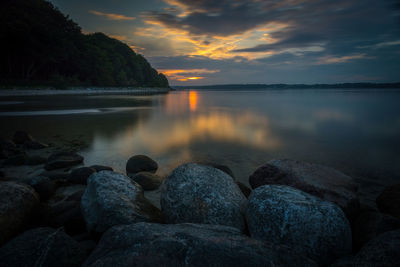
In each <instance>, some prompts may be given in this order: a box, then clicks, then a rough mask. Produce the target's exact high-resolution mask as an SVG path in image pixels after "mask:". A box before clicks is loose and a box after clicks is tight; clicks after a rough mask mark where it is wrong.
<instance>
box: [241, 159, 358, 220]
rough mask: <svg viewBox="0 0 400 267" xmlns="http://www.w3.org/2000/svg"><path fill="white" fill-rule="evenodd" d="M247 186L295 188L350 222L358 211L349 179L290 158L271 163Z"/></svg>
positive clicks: (353, 186)
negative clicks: (327, 203)
mask: <svg viewBox="0 0 400 267" xmlns="http://www.w3.org/2000/svg"><path fill="white" fill-rule="evenodd" d="M249 183H250V185H251V186H252V187H253V189H254V188H255V187H257V186H260V185H262V184H264V185H266V184H280V185H287V186H291V187H295V188H297V189H300V190H302V191H304V192H306V193H309V194H311V195H314V196H316V197H319V198H322V199H323V200H326V201H330V202H333V203H335V204H336V205H338V206H339V207H341V208H342V209H343V211H344V212H345V213H346V215H347V217H348V218H349V219H353V218H354V216H355V215H356V214H358V212H359V208H360V203H359V200H358V197H357V186H358V185H357V183H356V182H355V181H354V180H353V179H352V178H351V177H350V176H347V175H345V174H343V173H341V172H340V171H337V170H335V169H333V168H330V167H327V166H323V165H319V164H313V163H307V162H301V161H297V160H290V159H282V160H271V161H269V162H268V163H267V164H265V165H263V166H261V167H260V168H258V169H257V170H256V171H255V172H254V173H253V174H252V175H251V176H250V177H249Z"/></svg>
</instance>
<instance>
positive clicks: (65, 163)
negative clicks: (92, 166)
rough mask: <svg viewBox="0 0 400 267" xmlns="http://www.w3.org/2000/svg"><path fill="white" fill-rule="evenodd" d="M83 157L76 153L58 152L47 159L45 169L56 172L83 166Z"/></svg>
mask: <svg viewBox="0 0 400 267" xmlns="http://www.w3.org/2000/svg"><path fill="white" fill-rule="evenodd" d="M82 162H83V157H82V156H81V155H78V154H76V153H74V152H67V151H64V152H58V153H54V154H52V155H50V157H49V158H48V159H47V164H46V166H45V167H44V168H45V169H46V170H48V171H49V170H54V169H60V168H66V167H72V166H74V165H78V164H81V163H82Z"/></svg>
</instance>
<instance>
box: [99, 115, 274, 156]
mask: <svg viewBox="0 0 400 267" xmlns="http://www.w3.org/2000/svg"><path fill="white" fill-rule="evenodd" d="M206 140H207V141H218V142H230V143H233V144H240V145H245V146H251V147H255V148H258V149H266V150H268V149H276V148H278V147H279V146H280V145H281V141H280V140H279V139H278V138H277V137H275V136H273V135H272V134H271V132H270V128H269V123H268V119H267V118H266V117H264V116H259V115H256V114H254V113H251V112H246V113H244V114H233V113H227V112H223V111H210V112H207V113H201V114H192V115H191V116H188V117H185V118H182V119H178V120H171V121H168V122H164V123H163V122H160V121H157V120H156V121H152V122H151V123H148V124H146V125H142V124H138V125H137V126H135V127H134V128H128V129H126V130H125V131H124V132H121V134H120V135H119V136H118V137H116V138H114V139H113V142H112V144H111V146H112V148H113V149H118V150H119V153H120V154H122V155H123V156H124V157H128V156H130V155H132V153H135V151H142V152H143V151H148V153H149V154H150V155H154V156H157V155H160V154H163V153H168V151H169V150H171V149H176V148H180V149H184V148H185V147H187V146H189V145H190V144H191V143H195V142H201V141H206ZM104 142H106V140H101V139H97V140H95V142H94V143H93V144H94V146H95V147H94V149H96V150H97V149H98V148H99V146H100V147H101V146H104ZM96 146H97V147H96ZM103 149H104V147H103Z"/></svg>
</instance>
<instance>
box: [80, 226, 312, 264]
mask: <svg viewBox="0 0 400 267" xmlns="http://www.w3.org/2000/svg"><path fill="white" fill-rule="evenodd" d="M135 263H140V265H141V266H166V267H168V266H171V267H172V266H229V267H230V266H316V265H315V263H314V262H312V261H311V260H309V259H306V258H304V257H302V256H299V255H296V254H295V253H293V252H292V251H291V250H290V249H289V248H287V247H285V246H279V245H273V244H272V243H268V242H265V243H264V242H260V241H257V240H252V239H250V238H249V237H248V236H245V235H242V234H240V232H239V231H238V230H237V229H235V228H232V227H227V226H220V225H206V224H176V225H165V224H164V225H163V224H154V223H136V224H131V225H121V226H115V227H112V228H111V229H109V230H108V231H107V232H106V233H105V234H104V235H103V237H102V239H101V241H100V242H99V244H98V245H97V247H96V249H95V250H94V251H93V253H92V254H91V255H90V256H89V258H88V259H87V260H86V262H85V263H84V266H132V265H134V264H135Z"/></svg>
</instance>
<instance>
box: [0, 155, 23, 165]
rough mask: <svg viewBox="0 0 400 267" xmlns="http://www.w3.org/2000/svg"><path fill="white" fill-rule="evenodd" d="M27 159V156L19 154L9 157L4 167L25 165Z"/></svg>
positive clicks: (4, 162)
mask: <svg viewBox="0 0 400 267" xmlns="http://www.w3.org/2000/svg"><path fill="white" fill-rule="evenodd" d="M26 159H27V157H26V155H25V154H19V155H16V156H12V157H9V158H8V159H5V160H4V161H3V165H4V166H21V165H24V164H25V161H26Z"/></svg>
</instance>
